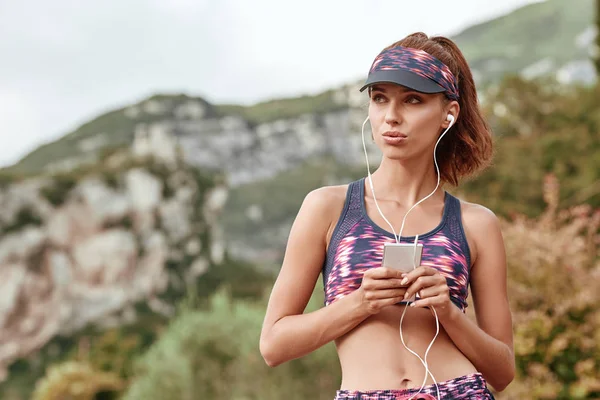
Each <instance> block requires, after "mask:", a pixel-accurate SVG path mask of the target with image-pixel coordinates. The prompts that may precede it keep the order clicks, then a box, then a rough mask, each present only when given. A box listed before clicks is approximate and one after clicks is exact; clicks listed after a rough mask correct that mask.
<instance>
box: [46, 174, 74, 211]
mask: <svg viewBox="0 0 600 400" xmlns="http://www.w3.org/2000/svg"><path fill="white" fill-rule="evenodd" d="M77 180H78V176H77V175H76V174H75V173H63V174H57V175H55V176H54V177H53V179H52V181H51V182H50V183H49V184H47V185H46V186H45V187H43V188H42V189H41V194H42V195H43V196H44V197H45V198H46V200H48V201H49V202H50V204H52V205H53V206H55V207H58V206H60V205H61V204H63V203H64V202H65V201H66V200H67V196H68V195H69V193H70V192H71V189H73V187H75V185H76V184H77Z"/></svg>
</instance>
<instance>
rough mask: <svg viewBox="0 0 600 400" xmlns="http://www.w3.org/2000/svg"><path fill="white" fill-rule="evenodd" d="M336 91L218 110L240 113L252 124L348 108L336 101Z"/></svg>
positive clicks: (224, 112)
mask: <svg viewBox="0 0 600 400" xmlns="http://www.w3.org/2000/svg"><path fill="white" fill-rule="evenodd" d="M333 96H334V91H333V90H328V91H326V92H323V93H320V94H318V95H312V96H309V95H305V96H301V97H295V98H288V99H275V100H270V101H265V102H262V103H258V104H255V105H252V106H248V107H242V106H237V105H220V106H217V110H218V111H219V113H220V114H223V115H238V116H241V117H243V118H245V119H246V120H247V121H248V122H249V123H250V125H258V124H262V123H265V122H272V121H275V120H279V119H286V118H294V117H299V116H300V115H302V114H322V113H327V112H332V111H337V110H340V109H346V108H348V105H347V104H344V103H337V102H335V101H334V98H333Z"/></svg>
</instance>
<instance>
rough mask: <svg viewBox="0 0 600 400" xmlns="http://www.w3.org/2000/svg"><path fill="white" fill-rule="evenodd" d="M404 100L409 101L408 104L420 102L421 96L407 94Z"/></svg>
mask: <svg viewBox="0 0 600 400" xmlns="http://www.w3.org/2000/svg"><path fill="white" fill-rule="evenodd" d="M406 102H407V103H409V104H419V103H421V102H422V101H421V98H420V97H418V96H414V95H411V96H408V97H407V98H406Z"/></svg>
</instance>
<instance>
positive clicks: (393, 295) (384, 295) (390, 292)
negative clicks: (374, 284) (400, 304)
mask: <svg viewBox="0 0 600 400" xmlns="http://www.w3.org/2000/svg"><path fill="white" fill-rule="evenodd" d="M404 292H406V289H384V290H369V291H368V292H365V298H366V299H367V300H382V299H402V298H404Z"/></svg>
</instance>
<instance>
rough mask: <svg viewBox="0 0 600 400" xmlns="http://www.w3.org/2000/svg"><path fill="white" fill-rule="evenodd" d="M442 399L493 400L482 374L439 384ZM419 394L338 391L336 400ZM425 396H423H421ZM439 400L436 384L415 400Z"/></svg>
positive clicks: (408, 391)
mask: <svg viewBox="0 0 600 400" xmlns="http://www.w3.org/2000/svg"><path fill="white" fill-rule="evenodd" d="M437 387H438V388H439V391H440V399H441V400H444V399H457V400H458V399H470V400H493V399H494V397H493V396H492V394H491V392H490V391H489V390H488V388H487V384H486V381H485V379H484V378H483V376H482V375H481V373H474V374H469V375H464V376H460V377H458V378H453V379H450V380H447V381H443V382H438V384H437ZM417 392H419V388H410V389H388V390H385V389H381V390H366V391H360V390H338V391H337V392H336V396H335V400H402V399H403V398H406V399H408V398H409V397H410V396H412V395H414V394H416V393H417ZM421 395H423V396H421ZM418 399H424V400H434V399H435V400H437V390H436V386H435V384H431V385H427V386H424V387H423V389H422V390H421V392H420V393H419V395H418V396H416V397H415V398H414V399H413V400H418Z"/></svg>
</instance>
